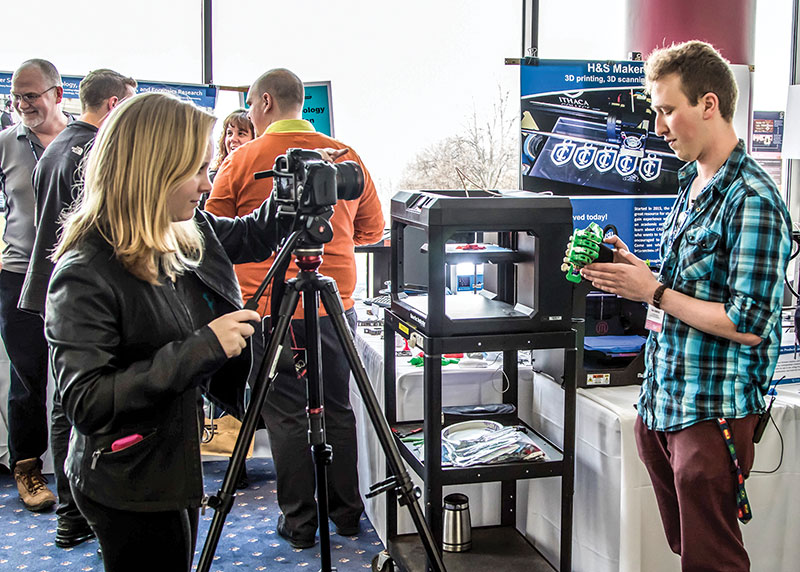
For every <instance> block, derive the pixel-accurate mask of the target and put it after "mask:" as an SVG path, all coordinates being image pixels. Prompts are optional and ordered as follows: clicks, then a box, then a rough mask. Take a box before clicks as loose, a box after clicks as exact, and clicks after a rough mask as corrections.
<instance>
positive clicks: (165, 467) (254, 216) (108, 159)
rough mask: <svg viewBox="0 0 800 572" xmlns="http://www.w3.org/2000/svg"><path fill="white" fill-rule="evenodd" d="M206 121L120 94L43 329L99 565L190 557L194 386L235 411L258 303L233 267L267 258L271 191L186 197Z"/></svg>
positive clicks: (196, 171)
mask: <svg viewBox="0 0 800 572" xmlns="http://www.w3.org/2000/svg"><path fill="white" fill-rule="evenodd" d="M214 121H215V120H214V117H213V116H211V115H210V114H208V113H206V112H205V111H202V110H201V109H199V108H197V107H196V106H194V105H193V104H191V103H186V102H183V101H180V100H178V99H177V98H174V97H172V96H170V95H167V94H163V93H146V94H141V95H137V96H135V97H132V98H131V99H130V100H128V101H126V102H124V103H123V104H121V105H120V106H119V107H118V108H117V109H116V110H115V112H114V114H113V115H112V116H111V117H110V118H109V119H108V121H107V122H106V123H105V125H104V126H103V127H102V129H101V130H100V132H99V134H98V137H97V142H96V143H95V145H94V148H93V150H92V151H91V153H90V155H89V158H88V165H87V171H86V184H85V190H84V194H83V195H82V197H81V199H80V202H79V204H78V205H77V207H76V208H75V210H74V211H73V212H72V213H71V214H70V216H69V217H68V219H67V221H66V222H65V226H64V232H63V235H62V237H61V240H60V242H59V245H58V247H57V249H56V253H55V255H54V257H55V259H56V260H57V264H56V267H55V270H54V272H53V278H52V280H51V282H50V289H49V293H48V298H47V319H46V323H45V331H46V335H47V340H48V342H49V343H50V347H51V351H52V354H51V355H52V360H53V363H54V368H55V372H56V378H57V387H58V390H59V391H60V392H61V395H62V403H63V406H64V411H65V413H66V414H67V417H68V418H69V420H70V422H71V423H72V425H73V426H74V427H75V429H76V430H75V431H73V433H72V440H71V442H70V447H69V455H68V458H67V462H66V473H67V476H68V477H69V479H70V485H71V487H72V490H73V494H74V496H75V500H76V502H77V503H78V506H79V507H80V509H81V512H82V513H83V514H84V515H85V516H86V518H87V520H88V521H89V524H90V525H91V526H92V528H93V529H94V531H95V533H96V534H97V538H98V540H99V542H100V546H101V547H102V550H103V562H104V565H105V569H106V570H108V571H113V572H118V571H128V570H131V571H133V570H136V571H141V570H152V569H159V570H175V571H188V570H190V569H191V565H192V558H193V554H194V548H195V542H196V537H197V521H198V507H199V506H200V502H201V499H202V496H203V482H202V469H201V460H200V439H199V436H200V426H201V417H200V415H199V413H200V411H199V407H198V404H199V401H200V394H201V392H203V393H205V394H206V395H207V396H208V397H209V398H210V399H212V400H214V401H215V402H217V403H219V404H220V406H221V407H223V408H224V409H225V410H226V411H229V412H232V413H234V414H236V415H237V416H241V400H242V396H243V389H244V382H245V379H246V377H247V372H248V369H249V367H250V363H249V362H250V360H249V356H250V352H249V351H244V352H243V350H244V349H245V348H246V346H247V340H248V338H249V336H250V335H252V333H253V326H251V325H250V323H249V322H256V321H257V320H259V319H260V317H259V315H258V314H257V313H256V312H253V311H250V310H242V309H241V307H242V305H241V304H242V301H241V293H240V289H239V284H238V282H237V280H236V276H235V274H234V272H233V263H241V262H251V261H259V260H263V259H265V258H267V257H268V256H269V255H270V254H271V253H272V251H273V249H274V247H275V244H274V240H273V239H272V238H270V237H272V236H273V235H274V234H275V233H274V232H270V229H272V228H273V227H274V224H273V222H272V217H271V215H270V203H269V201H265V203H264V204H263V205H262V206H261V207H260V208H259V209H257V210H256V211H254V212H253V213H251V214H250V215H247V216H245V217H241V218H236V219H227V218H217V217H214V216H213V215H211V214H209V213H206V212H205V211H202V210H200V209H197V208H196V207H197V206H198V204H199V202H200V197H201V196H202V194H203V193H205V192H208V191H209V190H210V188H211V183H210V181H209V179H208V164H209V161H210V160H211V145H210V143H209V140H210V136H211V128H212V126H213V123H214Z"/></svg>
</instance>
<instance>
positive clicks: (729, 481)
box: [634, 415, 758, 572]
mask: <svg viewBox="0 0 800 572" xmlns="http://www.w3.org/2000/svg"><path fill="white" fill-rule="evenodd" d="M727 421H728V425H729V426H730V429H731V433H732V434H733V442H734V446H735V447H736V456H737V457H738V459H739V466H740V467H741V469H742V473H743V474H744V476H745V478H747V475H748V474H749V473H750V469H751V468H752V466H753V457H754V452H755V451H754V444H753V432H754V430H755V426H756V423H757V422H758V416H757V415H748V416H747V417H744V418H742V419H728V420H727ZM634 432H635V434H636V446H637V448H638V450H639V458H641V459H642V461H643V462H644V465H645V467H647V472H648V473H650V480H651V481H652V482H653V488H654V489H655V493H656V500H657V501H658V510H659V512H660V513H661V521H662V523H663V524H664V532H666V535H667V541H668V542H669V546H670V548H671V549H672V551H673V552H674V553H675V554H678V555H680V557H681V569H682V570H684V571H686V572H689V571H691V572H700V571H712V570H715V571H720V572H722V571H724V572H737V571H739V570H744V571H747V570H750V559H749V558H748V556H747V551H746V550H745V548H744V544H743V543H742V533H741V531H740V530H739V523H738V521H737V506H736V490H737V489H736V480H737V478H736V469H735V468H734V466H733V461H732V460H731V455H730V453H729V452H728V447H727V446H726V444H725V439H724V438H723V437H722V433H721V432H720V430H719V425H718V423H717V421H716V420H712V421H703V422H700V423H696V424H695V425H691V426H690V427H687V428H686V429H682V430H680V431H670V432H664V431H652V430H650V429H648V428H647V427H646V426H645V424H644V423H643V422H642V418H641V416H639V417H637V418H636V426H635V428H634Z"/></svg>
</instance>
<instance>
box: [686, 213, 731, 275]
mask: <svg viewBox="0 0 800 572" xmlns="http://www.w3.org/2000/svg"><path fill="white" fill-rule="evenodd" d="M720 238H721V237H720V234H719V233H718V232H714V231H713V230H711V229H709V228H707V227H704V226H693V227H691V228H689V229H687V230H686V234H685V235H684V239H683V241H682V243H681V248H680V269H681V270H680V274H681V278H682V279H683V280H691V281H694V280H704V279H708V277H709V276H710V275H711V270H712V269H713V268H714V260H715V258H716V251H717V245H718V244H719V240H720Z"/></svg>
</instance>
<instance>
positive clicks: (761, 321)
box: [583, 41, 791, 572]
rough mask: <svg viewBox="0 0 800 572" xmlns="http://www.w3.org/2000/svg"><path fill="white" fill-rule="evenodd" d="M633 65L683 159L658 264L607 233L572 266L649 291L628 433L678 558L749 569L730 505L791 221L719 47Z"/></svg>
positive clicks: (774, 340)
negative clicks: (752, 142) (593, 256)
mask: <svg viewBox="0 0 800 572" xmlns="http://www.w3.org/2000/svg"><path fill="white" fill-rule="evenodd" d="M645 73H646V81H647V86H648V89H649V91H650V94H651V98H652V107H653V110H654V111H655V114H656V133H657V134H658V135H660V136H662V137H664V139H665V140H666V141H667V143H668V144H669V146H670V148H672V150H673V151H675V154H676V155H677V156H678V157H679V158H680V159H681V160H683V161H686V162H687V164H686V165H685V166H684V167H683V168H682V169H681V171H680V173H679V175H678V181H679V185H680V190H679V194H678V198H677V199H676V201H675V204H674V206H673V208H672V211H671V212H670V214H669V216H668V217H667V219H666V221H665V223H664V234H663V236H662V240H661V260H662V265H661V270H660V272H659V273H658V275H657V276H656V275H654V274H653V272H652V271H651V270H650V268H649V267H648V266H647V265H645V264H644V262H643V261H642V260H640V259H638V258H637V257H635V256H634V255H633V254H631V253H630V252H629V249H628V247H627V246H626V245H625V244H624V243H623V242H622V241H621V240H619V238H617V237H613V238H610V239H608V240H607V242H609V243H610V244H612V245H613V246H614V247H615V254H614V262H613V263H606V264H590V265H588V266H586V267H585V269H584V271H583V275H584V277H585V278H587V279H589V280H591V282H592V284H593V285H594V286H595V287H597V288H601V289H603V290H605V291H608V292H612V293H615V294H618V295H620V296H622V297H624V298H627V299H629V300H635V301H641V302H646V303H648V304H649V308H648V324H649V326H648V327H649V329H651V333H650V336H649V338H648V341H647V346H646V362H645V363H646V372H645V378H644V382H643V383H642V389H641V392H640V396H639V403H638V405H637V408H638V411H639V417H638V418H637V420H636V427H635V433H636V443H637V447H638V450H639V456H640V458H641V459H642V461H643V462H644V464H645V466H646V467H647V470H648V472H649V474H650V479H651V481H652V483H653V488H654V490H655V493H656V499H657V501H658V506H659V511H660V513H661V519H662V522H663V525H664V530H665V532H666V535H667V540H668V541H669V544H670V548H671V549H672V551H673V552H675V553H676V554H679V555H680V556H681V565H682V568H683V570H720V571H722V570H724V571H726V572H733V571H738V570H749V569H750V560H749V558H748V556H747V551H746V550H745V548H744V544H743V543H742V535H741V531H740V529H739V524H738V523H737V518H738V519H739V520H742V522H747V520H749V518H750V507H749V503H748V502H747V497H746V493H745V490H744V478H746V477H747V475H748V473H749V472H750V468H751V467H752V465H753V456H754V444H753V434H754V430H755V427H756V424H757V421H758V415H759V413H762V412H763V411H764V407H765V404H764V395H765V394H766V392H767V390H768V389H769V385H770V381H771V379H772V374H773V372H774V371H775V365H776V363H777V360H778V350H779V347H780V335H781V300H782V297H783V279H784V275H785V272H786V265H787V263H788V260H789V253H790V244H791V222H790V219H789V213H788V211H787V209H786V205H785V204H784V202H783V200H782V199H781V196H780V193H779V192H778V189H777V188H776V187H775V184H774V182H773V181H772V179H771V178H770V176H769V175H767V173H766V172H765V171H764V170H763V169H762V168H761V167H760V166H759V165H758V164H757V163H756V162H755V161H754V160H753V159H752V158H751V157H749V156H748V155H747V154H746V152H745V148H744V142H743V141H741V140H739V139H738V138H737V136H736V132H735V131H734V128H733V123H732V120H733V113H734V110H735V106H736V99H737V87H736V81H735V79H734V77H733V73H732V72H731V69H730V67H729V65H728V63H727V62H726V61H725V60H724V59H723V58H722V56H720V54H719V53H718V52H717V51H716V50H715V49H714V48H713V47H712V46H710V45H709V44H706V43H703V42H698V41H692V42H686V43H684V44H680V45H673V46H671V47H669V48H664V49H660V50H656V51H654V52H653V53H652V54H651V55H650V56H649V57H648V59H647V62H646V65H645Z"/></svg>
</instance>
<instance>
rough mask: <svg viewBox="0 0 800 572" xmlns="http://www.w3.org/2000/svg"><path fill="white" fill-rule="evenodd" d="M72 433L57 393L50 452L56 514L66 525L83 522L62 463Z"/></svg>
mask: <svg viewBox="0 0 800 572" xmlns="http://www.w3.org/2000/svg"><path fill="white" fill-rule="evenodd" d="M71 431H72V425H70V422H69V419H67V416H66V415H65V414H64V409H63V408H62V407H61V398H60V396H59V393H58V391H56V392H55V393H54V395H53V411H52V413H51V415H50V451H51V452H52V454H53V475H54V476H55V478H56V490H57V492H58V505H56V514H57V515H58V520H59V522H63V523H65V524H68V525H79V524H81V523H82V521H83V520H84V518H83V515H82V514H81V511H80V510H78V505H77V504H75V499H74V498H72V490H71V489H70V488H69V479H67V475H65V474H64V462H65V461H66V460H67V452H68V450H69V436H70V432H71Z"/></svg>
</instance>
